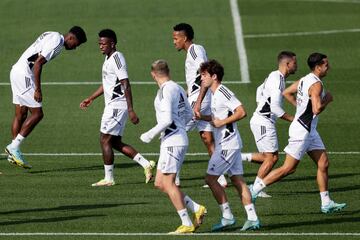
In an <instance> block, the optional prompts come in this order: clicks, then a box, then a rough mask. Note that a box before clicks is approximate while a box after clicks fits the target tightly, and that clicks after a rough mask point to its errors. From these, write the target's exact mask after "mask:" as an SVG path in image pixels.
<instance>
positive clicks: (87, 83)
mask: <svg viewBox="0 0 360 240" xmlns="http://www.w3.org/2000/svg"><path fill="white" fill-rule="evenodd" d="M130 83H131V85H155V82H140V81H131V82H130ZM177 83H179V84H183V85H185V84H186V83H185V82H177ZM239 83H240V84H241V83H246V82H242V81H241V82H239V81H226V84H239ZM100 84H102V83H101V82H42V83H41V85H46V86H61V85H65V86H72V85H100ZM0 86H10V83H8V82H0Z"/></svg>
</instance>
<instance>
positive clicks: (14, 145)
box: [11, 133, 25, 149]
mask: <svg viewBox="0 0 360 240" xmlns="http://www.w3.org/2000/svg"><path fill="white" fill-rule="evenodd" d="M24 139H25V137H23V136H21V135H20V133H19V134H18V135H17V136H16V138H15V139H14V140H12V142H11V148H12V149H19V148H20V144H21V143H22V141H24Z"/></svg>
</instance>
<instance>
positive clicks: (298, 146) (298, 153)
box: [284, 130, 325, 160]
mask: <svg viewBox="0 0 360 240" xmlns="http://www.w3.org/2000/svg"><path fill="white" fill-rule="evenodd" d="M312 150H325V145H324V143H323V141H322V140H321V137H320V135H319V133H318V132H317V131H316V130H313V132H312V133H311V134H310V135H309V137H308V138H306V139H305V140H304V139H296V138H292V137H290V138H289V143H288V145H287V146H286V147H285V149H284V151H285V152H286V153H287V154H289V155H290V156H292V157H293V158H295V159H297V160H301V158H302V157H303V156H304V154H305V153H306V152H310V151H312Z"/></svg>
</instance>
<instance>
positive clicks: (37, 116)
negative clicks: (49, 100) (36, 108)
mask: <svg viewBox="0 0 360 240" xmlns="http://www.w3.org/2000/svg"><path fill="white" fill-rule="evenodd" d="M35 118H36V120H37V121H38V122H40V121H41V119H43V118H44V113H43V112H42V111H40V112H37V113H36V115H35Z"/></svg>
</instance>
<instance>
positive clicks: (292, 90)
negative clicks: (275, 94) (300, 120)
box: [282, 80, 300, 107]
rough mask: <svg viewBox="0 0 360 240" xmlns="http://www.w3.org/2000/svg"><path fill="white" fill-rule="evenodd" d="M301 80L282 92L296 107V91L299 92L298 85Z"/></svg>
mask: <svg viewBox="0 0 360 240" xmlns="http://www.w3.org/2000/svg"><path fill="white" fill-rule="evenodd" d="M299 81H300V80H297V81H295V82H294V83H293V84H291V85H290V86H289V87H287V88H286V89H285V90H284V91H283V92H282V95H283V96H284V98H285V99H286V100H287V101H288V102H289V103H291V104H292V105H293V106H295V107H296V93H297V87H298V85H299Z"/></svg>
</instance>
